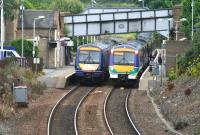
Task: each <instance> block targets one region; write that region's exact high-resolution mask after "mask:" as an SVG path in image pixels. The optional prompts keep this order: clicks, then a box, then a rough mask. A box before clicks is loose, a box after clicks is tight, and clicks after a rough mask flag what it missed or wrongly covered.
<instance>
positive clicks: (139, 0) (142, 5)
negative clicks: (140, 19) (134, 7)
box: [138, 0, 144, 8]
mask: <svg viewBox="0 0 200 135" xmlns="http://www.w3.org/2000/svg"><path fill="white" fill-rule="evenodd" d="M138 1H140V2H141V1H142V8H144V0H138Z"/></svg>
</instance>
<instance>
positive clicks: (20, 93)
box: [13, 86, 28, 105]
mask: <svg viewBox="0 0 200 135" xmlns="http://www.w3.org/2000/svg"><path fill="white" fill-rule="evenodd" d="M13 102H14V103H17V104H24V105H28V90H27V87H26V86H16V87H13Z"/></svg>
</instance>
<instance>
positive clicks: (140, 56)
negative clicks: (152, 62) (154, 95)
mask: <svg viewBox="0 0 200 135" xmlns="http://www.w3.org/2000/svg"><path fill="white" fill-rule="evenodd" d="M150 40H151V33H141V34H139V35H138V38H137V39H136V40H133V41H129V42H128V43H127V44H122V45H118V46H115V47H113V48H112V49H111V54H110V62H109V74H110V79H112V80H114V81H115V82H126V83H129V82H131V83H132V82H138V80H139V78H140V76H141V74H142V72H143V71H144V69H145V68H146V67H147V65H148V63H149V55H150V54H151V53H152V46H151V44H150V42H149V41H150Z"/></svg>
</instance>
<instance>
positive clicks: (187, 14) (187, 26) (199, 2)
mask: <svg viewBox="0 0 200 135" xmlns="http://www.w3.org/2000/svg"><path fill="white" fill-rule="evenodd" d="M191 3H192V0H182V5H183V10H182V18H186V19H187V21H186V22H183V27H182V29H181V30H182V31H183V32H184V33H185V34H186V36H187V37H188V38H189V39H190V38H191V27H192V8H191ZM198 18H200V0H194V26H196V25H198V24H199V21H198V20H197V19H198Z"/></svg>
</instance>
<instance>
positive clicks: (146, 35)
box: [137, 32, 152, 42]
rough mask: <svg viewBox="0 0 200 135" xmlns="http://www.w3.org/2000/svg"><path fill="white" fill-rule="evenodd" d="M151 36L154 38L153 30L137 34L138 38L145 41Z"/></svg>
mask: <svg viewBox="0 0 200 135" xmlns="http://www.w3.org/2000/svg"><path fill="white" fill-rule="evenodd" d="M151 38H152V32H145V33H139V34H138V35H137V40H142V41H145V42H148V41H149V40H150V39H151Z"/></svg>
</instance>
